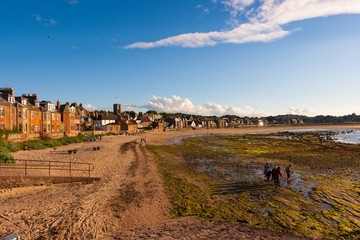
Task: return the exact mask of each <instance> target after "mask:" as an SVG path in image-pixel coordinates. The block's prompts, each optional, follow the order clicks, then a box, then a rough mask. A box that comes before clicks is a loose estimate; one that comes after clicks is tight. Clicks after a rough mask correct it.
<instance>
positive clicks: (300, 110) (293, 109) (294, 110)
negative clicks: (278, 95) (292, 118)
mask: <svg viewBox="0 0 360 240" xmlns="http://www.w3.org/2000/svg"><path fill="white" fill-rule="evenodd" d="M288 113H289V114H295V115H305V116H315V115H316V111H315V110H314V109H312V108H308V107H305V108H296V107H290V108H289V111H288Z"/></svg>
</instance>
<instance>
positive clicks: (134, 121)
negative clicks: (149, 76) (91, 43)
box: [0, 88, 303, 140]
mask: <svg viewBox="0 0 360 240" xmlns="http://www.w3.org/2000/svg"><path fill="white" fill-rule="evenodd" d="M132 113H133V114H129V112H121V104H118V103H116V104H114V105H113V111H112V112H111V111H93V112H90V111H88V110H86V109H85V108H84V107H83V106H82V104H80V105H78V104H77V103H71V104H70V103H69V102H67V103H65V104H61V103H60V101H59V100H58V101H57V102H56V104H55V103H52V102H51V101H44V100H43V101H39V99H38V96H37V95H36V94H22V95H21V96H15V94H14V89H13V88H0V131H1V130H8V131H10V132H16V133H19V134H18V136H19V135H20V138H21V140H25V139H33V138H37V137H41V136H49V137H62V136H76V135H78V134H80V133H86V132H91V133H94V132H96V133H108V132H111V133H114V134H137V133H139V132H142V131H144V130H152V131H158V132H164V131H166V130H171V129H186V128H192V129H196V128H226V127H242V126H265V125H268V124H284V123H287V124H299V123H300V124H302V123H303V122H302V120H301V119H296V118H294V116H287V115H286V116H279V117H267V118H249V117H243V118H240V117H237V116H224V117H215V116H214V117H203V116H192V115H181V114H174V115H167V114H165V116H162V115H160V114H157V113H154V111H150V112H148V113H145V114H143V113H138V114H136V113H134V112H132Z"/></svg>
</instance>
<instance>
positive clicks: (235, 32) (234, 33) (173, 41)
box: [125, 0, 360, 49]
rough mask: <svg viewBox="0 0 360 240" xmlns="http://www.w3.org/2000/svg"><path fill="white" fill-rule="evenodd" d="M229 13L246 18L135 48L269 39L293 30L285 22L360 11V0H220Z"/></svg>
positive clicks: (231, 15) (205, 44)
mask: <svg viewBox="0 0 360 240" xmlns="http://www.w3.org/2000/svg"><path fill="white" fill-rule="evenodd" d="M212 2H217V4H222V5H223V6H224V7H225V9H226V10H227V11H229V13H230V17H231V20H232V21H231V22H235V23H237V22H238V21H237V17H238V16H243V17H245V18H246V20H247V22H245V23H241V24H239V23H237V26H235V27H234V28H233V29H231V30H229V31H213V32H206V33H198V32H196V33H186V34H181V35H177V36H172V37H168V38H164V39H160V40H158V41H153V42H135V43H132V44H130V45H127V46H125V48H127V49H132V48H142V49H148V48H155V47H184V48H197V47H205V46H216V45H219V44H227V43H232V44H242V43H248V42H270V41H274V40H277V39H281V38H283V37H285V36H287V35H289V34H290V31H287V30H284V29H283V28H282V26H283V25H285V24H288V23H291V22H295V21H302V20H306V19H312V18H319V17H328V16H334V15H340V14H360V1H359V0H219V1H214V0H212Z"/></svg>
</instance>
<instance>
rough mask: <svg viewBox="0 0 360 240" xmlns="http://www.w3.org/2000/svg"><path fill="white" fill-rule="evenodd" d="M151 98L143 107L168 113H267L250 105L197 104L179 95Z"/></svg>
mask: <svg viewBox="0 0 360 240" xmlns="http://www.w3.org/2000/svg"><path fill="white" fill-rule="evenodd" d="M150 98H151V100H150V101H149V102H148V103H147V104H146V105H144V106H141V107H142V108H146V109H149V110H155V111H157V112H167V113H177V112H179V113H187V114H196V115H203V116H222V115H237V116H251V117H262V116H266V113H265V112H264V111H262V110H255V109H253V108H252V107H250V106H246V107H244V108H238V107H233V106H231V107H229V106H222V105H220V104H217V103H212V102H207V103H205V104H204V105H202V106H201V105H195V104H193V103H192V101H191V100H190V99H188V98H181V97H179V96H175V95H173V96H171V97H159V96H151V97H150Z"/></svg>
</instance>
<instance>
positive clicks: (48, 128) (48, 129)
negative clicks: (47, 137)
mask: <svg viewBox="0 0 360 240" xmlns="http://www.w3.org/2000/svg"><path fill="white" fill-rule="evenodd" d="M47 131H48V132H50V124H48V126H47Z"/></svg>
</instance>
